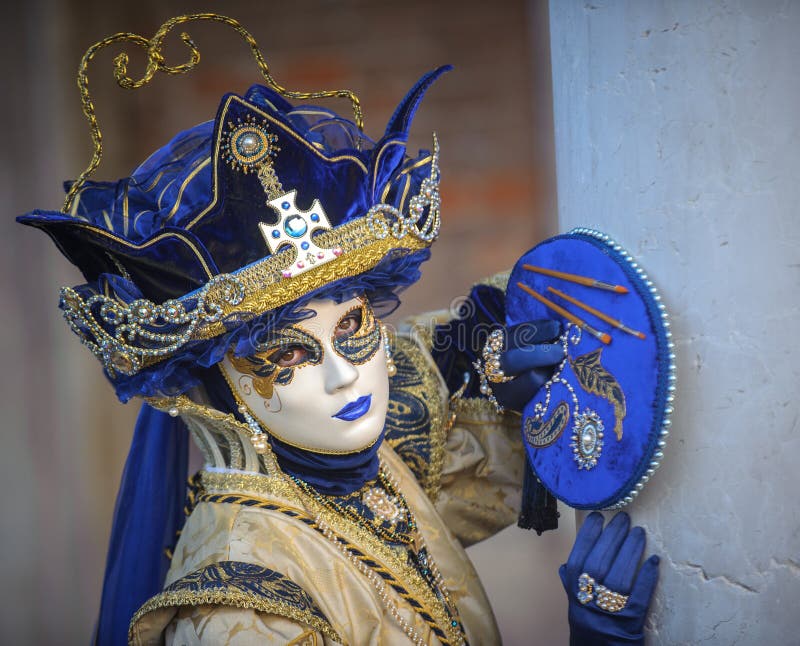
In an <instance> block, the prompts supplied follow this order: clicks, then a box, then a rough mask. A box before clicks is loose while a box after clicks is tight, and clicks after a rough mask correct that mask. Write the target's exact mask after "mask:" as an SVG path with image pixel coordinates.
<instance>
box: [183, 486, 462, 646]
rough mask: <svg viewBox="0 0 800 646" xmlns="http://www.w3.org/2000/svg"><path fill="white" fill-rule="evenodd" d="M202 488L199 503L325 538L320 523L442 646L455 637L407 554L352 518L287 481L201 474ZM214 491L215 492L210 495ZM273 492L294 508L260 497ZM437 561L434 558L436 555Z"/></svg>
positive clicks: (442, 611) (449, 642) (441, 609)
mask: <svg viewBox="0 0 800 646" xmlns="http://www.w3.org/2000/svg"><path fill="white" fill-rule="evenodd" d="M201 478H202V481H203V485H204V487H205V486H208V489H209V491H208V492H207V493H202V494H200V495H199V496H198V497H197V503H198V504H199V503H203V502H207V503H216V504H238V505H243V506H246V507H254V508H256V509H264V510H267V511H274V512H278V513H281V514H284V515H286V516H288V517H290V518H292V519H294V520H296V521H298V522H301V523H303V524H304V525H306V526H308V527H310V528H312V529H314V530H315V531H317V532H319V533H320V534H322V535H323V536H324V531H323V529H322V527H320V522H319V521H321V523H322V524H323V525H324V526H327V527H328V528H329V529H330V530H332V531H333V532H334V533H335V535H336V537H337V539H338V540H339V541H340V542H341V543H342V544H344V546H345V547H346V548H347V549H348V551H349V553H350V554H352V555H353V556H354V557H355V558H357V559H358V560H359V561H361V562H363V563H364V564H366V565H367V566H368V567H369V568H370V569H371V570H372V571H374V572H375V573H377V574H379V575H380V576H381V577H382V578H383V580H384V581H386V583H387V584H388V585H389V586H391V587H392V589H393V590H394V591H395V592H396V593H397V594H398V595H399V596H400V597H401V598H402V599H404V600H405V601H406V602H407V603H408V604H409V605H410V606H411V607H412V608H413V609H414V610H415V611H416V613H417V614H418V615H419V616H420V618H421V619H422V620H423V621H425V623H426V624H427V625H428V626H429V627H430V628H431V629H433V630H434V631H435V632H436V633H437V636H438V638H439V639H440V640H441V641H442V643H443V644H444V645H445V646H446V645H447V644H451V643H455V641H456V640H455V639H448V638H445V637H444V635H448V636H449V635H450V633H451V632H452V630H451V627H450V618H449V617H448V615H447V612H446V610H445V607H444V605H443V603H442V601H441V600H440V599H438V598H437V597H436V595H435V594H434V593H433V591H432V590H431V588H430V587H429V586H428V584H427V583H426V582H425V581H424V580H423V579H422V577H421V576H420V574H419V573H418V572H417V571H416V569H415V568H414V567H413V566H412V565H410V564H409V563H408V560H407V558H406V555H405V552H398V551H396V550H395V549H393V548H392V547H391V546H389V545H386V544H385V543H384V542H383V541H382V540H381V539H380V538H378V537H377V536H376V535H375V534H373V533H372V532H371V531H369V530H367V529H365V528H364V527H362V526H361V525H359V524H357V523H355V522H353V521H352V520H350V519H348V518H346V517H344V516H340V515H338V514H335V513H333V512H331V511H330V510H328V509H326V508H325V507H323V506H322V505H321V504H320V503H318V502H317V501H316V500H314V499H313V497H312V496H309V495H308V494H306V493H305V492H303V491H302V490H301V489H300V488H299V487H298V486H297V485H295V484H294V483H293V482H292V481H291V480H290V479H289V478H288V477H284V478H283V481H284V483H285V485H286V486H288V487H291V489H292V490H293V491H292V492H287V491H286V490H285V489H283V487H282V486H281V485H278V483H277V482H276V481H275V479H272V478H265V477H259V476H255V477H254V476H253V475H251V474H244V473H242V474H239V473H224V474H221V473H213V472H202V473H201ZM211 490H216V492H217V493H211ZM241 491H253V492H254V493H257V494H261V495H257V496H252V495H242V494H241V493H239V492H241ZM270 494H277V495H279V496H281V497H285V498H289V499H290V500H291V501H292V503H293V504H295V505H297V506H296V507H295V506H289V505H285V504H281V503H279V502H270V501H269V500H267V499H264V498H262V497H261V496H262V495H265V496H268V495H270ZM434 559H435V555H434Z"/></svg>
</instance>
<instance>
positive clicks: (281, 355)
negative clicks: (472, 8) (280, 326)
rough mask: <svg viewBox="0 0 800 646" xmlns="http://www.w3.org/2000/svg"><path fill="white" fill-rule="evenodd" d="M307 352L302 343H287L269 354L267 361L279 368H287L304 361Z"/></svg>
mask: <svg viewBox="0 0 800 646" xmlns="http://www.w3.org/2000/svg"><path fill="white" fill-rule="evenodd" d="M308 354H309V353H308V350H307V349H306V348H304V347H303V346H302V345H289V346H285V347H282V348H280V349H278V350H276V351H275V352H273V353H272V354H271V355H269V361H270V363H273V364H275V365H276V366H280V367H281V368H289V367H291V366H297V365H299V364H301V363H303V362H304V361H306V360H307V359H308Z"/></svg>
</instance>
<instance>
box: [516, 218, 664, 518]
mask: <svg viewBox="0 0 800 646" xmlns="http://www.w3.org/2000/svg"><path fill="white" fill-rule="evenodd" d="M523 264H530V265H535V266H539V267H545V268H550V269H556V270H559V271H563V272H569V273H572V274H579V275H583V276H589V277H592V278H595V279H598V280H602V281H605V282H608V283H612V284H616V285H622V286H624V287H627V288H628V290H629V293H628V294H618V293H614V292H610V291H605V290H601V289H598V288H594V287H587V286H583V285H579V284H576V283H573V282H569V281H566V280H564V279H560V278H554V277H550V276H546V275H542V274H538V273H533V272H531V271H529V270H526V269H523V267H522V265H523ZM520 281H521V282H523V283H525V284H526V285H528V286H530V287H531V288H533V289H534V290H535V291H537V292H538V293H539V294H542V295H544V296H545V297H546V298H548V299H550V300H551V301H553V302H555V303H557V304H559V305H561V306H562V307H564V308H565V309H567V310H568V311H569V312H571V313H573V314H575V315H576V316H578V318H580V319H582V320H584V321H585V322H586V323H588V324H589V325H591V326H593V327H594V328H596V329H598V330H600V331H601V332H607V333H609V334H610V335H611V337H612V341H611V343H610V344H609V345H607V346H604V344H602V343H601V342H600V341H598V340H597V339H595V338H594V337H592V336H590V335H589V334H588V333H586V332H585V331H584V332H583V333H582V335H581V339H580V341H579V342H578V343H577V344H573V343H569V349H568V356H569V358H570V361H568V363H567V364H566V365H565V367H564V369H563V371H562V373H561V376H562V377H563V378H564V379H565V380H566V381H567V382H568V383H569V384H570V385H571V387H572V388H573V389H574V392H575V394H576V396H577V398H578V403H579V412H580V413H583V412H584V411H585V410H586V409H590V410H592V411H595V412H596V413H597V414H598V415H599V417H600V419H601V420H602V422H603V426H604V436H603V447H602V452H601V453H600V455H599V458H598V461H597V464H596V465H595V466H594V467H592V468H590V469H580V468H579V464H578V462H577V461H576V460H575V459H574V456H573V447H572V446H571V443H572V441H573V440H572V433H573V424H574V423H575V419H574V417H575V415H574V404H573V400H572V397H571V395H570V393H569V391H568V388H567V387H566V386H565V385H563V384H561V383H554V384H553V385H552V387H551V389H550V402H549V407H548V409H547V411H546V412H545V414H544V416H543V419H541V420H539V422H538V423H536V424H534V425H533V429H534V430H535V431H536V430H538V431H539V434H538V436H537V439H536V441H535V443H536V445H537V446H534V445H532V444H531V442H529V441H528V437H526V427H527V428H528V432H530V429H531V424H532V422H533V421H534V420H533V416H534V407H535V406H536V404H537V403H544V402H545V399H546V397H547V391H546V389H544V388H543V389H542V390H540V391H539V392H538V393H537V395H536V396H535V397H534V398H533V399H532V400H531V401H530V403H529V404H528V405H527V406H526V408H525V410H524V413H523V426H522V428H523V439H524V440H525V447H526V450H527V453H528V457H529V459H530V462H531V465H532V467H533V469H534V471H535V472H536V475H537V476H538V477H539V479H540V480H541V481H542V483H543V484H544V485H545V487H547V488H548V489H549V490H550V491H551V492H552V493H553V494H554V495H555V496H556V497H557V498H559V499H560V500H562V501H563V502H565V503H566V504H568V505H570V506H571V507H575V508H577V509H600V508H606V507H610V506H612V505H614V504H616V503H618V502H619V501H620V500H622V499H624V498H625V497H626V496H627V495H628V494H629V493H630V491H631V490H632V489H633V488H634V487H635V486H636V483H637V482H639V481H640V479H641V478H642V476H643V475H644V474H645V472H646V471H647V469H648V468H649V467H650V462H651V460H652V459H653V456H654V453H655V452H656V450H657V442H658V439H659V434H660V431H661V429H662V423H663V421H664V418H665V408H666V404H667V402H666V398H667V394H668V393H667V386H668V383H669V381H668V380H669V372H670V359H669V356H670V351H669V348H668V343H667V338H666V336H665V329H664V325H663V321H662V317H661V313H660V311H659V309H658V304H657V303H656V301H655V300H654V296H653V294H652V293H651V291H650V289H649V288H648V286H647V285H646V284H645V283H644V280H643V278H642V277H641V276H639V275H637V272H636V270H635V268H633V267H632V266H631V263H630V261H629V260H626V259H625V258H624V256H623V255H622V252H621V251H619V250H614V248H613V246H612V245H611V244H609V243H608V242H604V241H603V240H601V239H599V238H597V237H594V236H592V235H587V234H584V233H570V234H567V235H562V236H557V237H555V238H551V239H549V240H546V241H544V242H543V243H541V244H539V245H538V246H536V247H534V248H533V249H531V250H530V251H528V252H527V253H526V254H524V255H523V256H522V258H520V260H519V261H518V262H517V264H516V266H515V267H514V270H513V272H512V274H511V279H510V281H509V286H508V291H507V296H506V317H507V321H506V322H507V324H508V325H514V324H517V323H521V322H524V321H529V320H533V319H542V318H547V317H553V316H555V317H556V318H559V319H560V320H561V321H562V323H563V324H564V325H566V324H567V321H566V319H564V318H562V317H560V316H559V315H557V314H555V313H554V312H552V311H551V310H550V309H549V308H547V307H545V306H544V305H543V304H541V303H539V302H538V301H537V300H535V299H534V298H533V297H531V296H530V295H528V294H527V293H525V292H524V291H523V290H522V289H521V288H520V287H518V285H517V283H518V282H520ZM548 286H552V287H554V288H556V289H559V290H561V291H562V292H564V293H567V294H569V295H570V296H572V297H574V298H576V299H578V300H580V301H582V302H583V303H586V304H588V305H591V306H592V307H594V308H595V309H598V310H600V311H601V312H603V313H605V314H607V315H609V316H611V317H613V318H615V319H617V320H620V321H622V322H623V323H625V324H626V325H627V326H629V327H631V328H633V329H635V330H638V331H641V332H643V333H644V334H645V335H646V338H645V339H644V340H642V339H639V338H637V337H635V336H632V335H630V334H627V333H625V332H623V331H621V330H618V329H616V328H614V327H613V326H611V325H609V324H608V323H605V322H602V321H601V320H599V319H598V318H596V317H594V316H593V315H592V314H589V313H588V312H585V311H583V310H581V309H579V308H578V307H576V306H575V305H573V304H570V303H568V302H566V301H564V300H562V299H560V298H559V297H558V296H556V295H555V294H553V293H551V292H548V291H547V287H548ZM598 349H602V351H601V354H600V361H599V364H600V366H602V368H597V367H596V368H595V369H593V370H591V371H589V372H588V373H587V371H586V370H584V371H583V374H584V375H586V374H589V376H590V380H593V383H598V380H599V382H602V383H603V384H604V387H603V388H600V389H599V390H601V391H602V394H603V396H601V395H600V394H598V393H596V392H588V391H587V389H586V387H585V386H587V384H588V388H589V389H590V390H598V389H597V388H593V387H592V385H591V383H590V381H587V379H586V377H584V379H583V385H582V383H581V380H580V379H579V378H578V376H577V375H576V372H575V370H574V369H573V363H572V362H574V361H575V360H576V359H578V358H579V357H583V358H584V360H586V358H587V356H591V355H590V353H592V352H594V351H596V350H598ZM615 384H618V387H619V388H618V390H615V388H616V386H615ZM620 392H621V393H622V394H623V395H624V413H623V410H622V407H621V406H620V404H619V402H620V400H621V398H620V397H619V393H620ZM615 393H616V394H615ZM615 400H616V402H617V405H616V408H615V406H614V405H612V401H615ZM562 402H563V404H562ZM565 411H568V416H567V418H566V419H564V413H565ZM617 421H619V422H620V423H621V431H622V435H621V438H620V439H617V435H616V433H615V432H614V429H615V424H616V423H617ZM526 425H527V426H526ZM548 426H549V427H550V428H549V431H550V432H549V435H548V433H547V432H546V431H547V430H548V428H547V427H548Z"/></svg>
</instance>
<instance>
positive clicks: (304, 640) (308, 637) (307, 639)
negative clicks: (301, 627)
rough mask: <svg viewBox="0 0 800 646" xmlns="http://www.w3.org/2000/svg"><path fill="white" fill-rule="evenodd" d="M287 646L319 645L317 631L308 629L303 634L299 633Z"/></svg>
mask: <svg viewBox="0 0 800 646" xmlns="http://www.w3.org/2000/svg"><path fill="white" fill-rule="evenodd" d="M286 646H317V633H316V632H315V631H313V630H307V631H305V632H304V633H303V634H302V635H298V636H297V637H295V638H294V639H293V640H292V641H290V642H289V643H288V644H287V645H286Z"/></svg>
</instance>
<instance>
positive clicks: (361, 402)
mask: <svg viewBox="0 0 800 646" xmlns="http://www.w3.org/2000/svg"><path fill="white" fill-rule="evenodd" d="M371 405H372V395H364V396H363V397H359V398H358V399H356V400H355V401H354V402H350V403H349V404H345V405H344V406H342V410H340V411H339V412H338V413H336V414H335V415H331V417H336V418H337V419H343V420H344V421H345V422H352V421H353V420H354V419H358V418H359V417H361V416H362V415H363V414H364V413H366V412H367V411H368V410H369V407H370V406H371Z"/></svg>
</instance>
